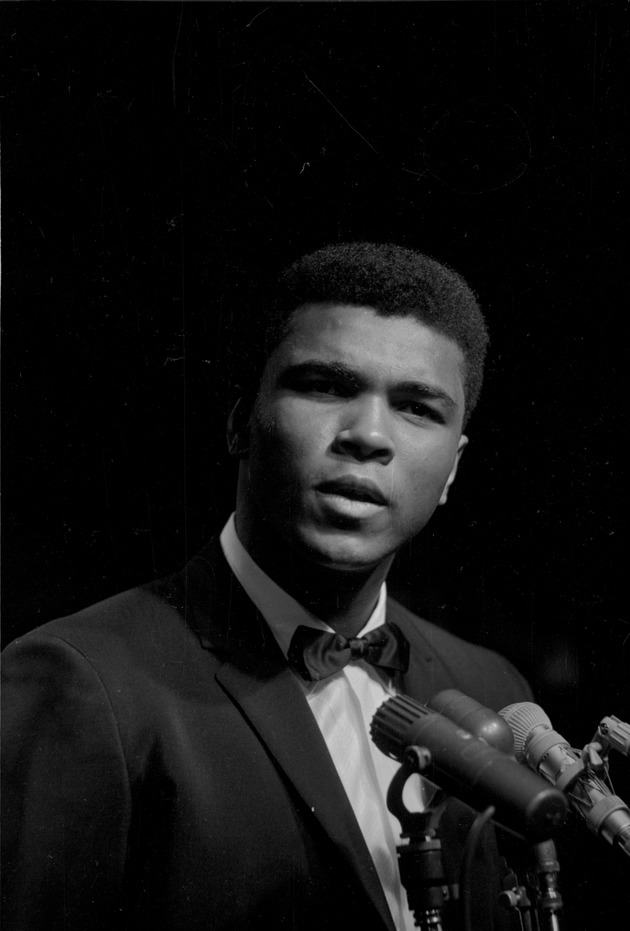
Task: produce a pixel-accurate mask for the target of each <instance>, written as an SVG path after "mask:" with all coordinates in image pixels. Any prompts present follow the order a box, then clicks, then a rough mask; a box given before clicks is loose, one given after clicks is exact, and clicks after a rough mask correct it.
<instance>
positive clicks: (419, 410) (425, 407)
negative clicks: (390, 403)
mask: <svg viewBox="0 0 630 931" xmlns="http://www.w3.org/2000/svg"><path fill="white" fill-rule="evenodd" d="M396 406H397V409H398V410H399V411H400V412H401V413H403V414H410V415H411V416H412V417H416V418H419V419H423V420H433V421H435V422H436V423H444V418H443V417H442V414H441V413H440V411H438V410H436V409H435V408H434V407H431V405H430V404H426V403H425V402H424V401H413V400H406V401H400V402H399V403H398V404H397V405H396Z"/></svg>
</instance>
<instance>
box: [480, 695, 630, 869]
mask: <svg viewBox="0 0 630 931" xmlns="http://www.w3.org/2000/svg"><path fill="white" fill-rule="evenodd" d="M499 714H500V715H501V717H502V718H504V719H505V721H507V723H508V724H509V725H510V727H511V728H512V733H513V734H514V753H515V755H516V759H517V760H519V761H520V762H522V763H527V765H528V766H529V767H530V769H533V770H534V772H537V773H540V775H541V776H544V777H545V779H547V780H548V781H549V782H550V783H552V785H555V786H556V787H557V788H558V789H560V790H561V791H562V792H564V793H565V795H566V796H567V798H568V800H569V803H570V804H571V806H572V808H573V809H574V810H575V811H576V812H577V813H578V814H579V815H580V816H581V817H582V818H583V819H584V820H585V821H586V824H587V826H588V827H589V829H590V830H591V831H592V832H593V833H594V834H598V835H599V836H601V837H603V838H604V839H605V840H607V841H608V843H609V844H612V845H613V846H615V847H620V848H621V849H622V850H623V851H624V853H626V854H627V855H628V856H630V809H629V808H628V806H627V805H626V804H625V802H624V801H623V800H622V799H620V798H619V797H618V796H617V795H614V794H613V793H612V792H611V790H610V789H609V788H608V787H607V786H606V785H605V783H604V782H602V780H601V779H600V778H599V777H598V776H597V775H596V774H595V773H594V772H593V771H592V770H591V769H589V767H588V766H587V765H586V764H585V763H584V761H583V760H582V759H581V757H580V754H579V752H577V751H575V750H573V749H572V748H571V747H570V745H569V743H568V741H566V740H565V739H564V737H561V736H560V734H558V733H557V732H556V731H554V729H553V727H552V724H551V721H550V720H549V718H548V717H547V715H546V714H545V712H544V711H543V709H542V708H541V707H540V706H539V705H535V704H533V702H517V703H516V704H514V705H508V706H507V707H506V708H502V709H501V711H499Z"/></svg>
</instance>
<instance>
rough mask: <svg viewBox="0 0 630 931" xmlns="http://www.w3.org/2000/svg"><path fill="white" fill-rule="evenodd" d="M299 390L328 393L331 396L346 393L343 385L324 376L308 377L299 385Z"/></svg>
mask: <svg viewBox="0 0 630 931" xmlns="http://www.w3.org/2000/svg"><path fill="white" fill-rule="evenodd" d="M298 390H300V391H304V392H306V393H308V394H326V395H330V396H331V397H342V396H343V395H344V393H345V392H344V389H343V386H342V385H339V384H337V383H336V382H333V381H328V380H327V379H323V378H310V379H307V380H306V381H303V382H302V383H301V384H300V385H299V386H298Z"/></svg>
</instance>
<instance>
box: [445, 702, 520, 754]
mask: <svg viewBox="0 0 630 931" xmlns="http://www.w3.org/2000/svg"><path fill="white" fill-rule="evenodd" d="M427 705H428V707H429V708H431V710H432V711H437V712H438V713H439V714H443V715H444V716H445V717H447V718H448V719H449V720H450V721H454V722H455V724H459V726H460V727H463V728H464V730H466V731H470V733H471V734H474V736H475V737H478V738H479V739H480V740H485V742H486V743H487V744H489V745H490V746H491V747H494V749H495V750H501V751H502V752H503V753H507V754H508V756H513V755H514V735H513V734H512V728H511V727H510V726H509V724H508V723H507V722H506V721H504V720H503V718H502V717H500V716H499V715H498V714H497V713H496V711H492V710H491V709H490V708H486V707H485V705H481V704H480V703H479V702H478V701H476V699H474V698H470V696H468V695H464V693H463V692H460V691H459V690H458V689H443V691H441V692H438V693H437V695H434V696H433V698H432V699H430V701H428V702H427Z"/></svg>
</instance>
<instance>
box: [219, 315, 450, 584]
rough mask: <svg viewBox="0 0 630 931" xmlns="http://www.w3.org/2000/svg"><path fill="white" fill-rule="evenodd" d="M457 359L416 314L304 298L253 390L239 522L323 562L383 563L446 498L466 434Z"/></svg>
mask: <svg viewBox="0 0 630 931" xmlns="http://www.w3.org/2000/svg"><path fill="white" fill-rule="evenodd" d="M462 367H463V358H462V353H461V351H460V349H459V347H458V346H457V345H456V344H455V343H454V342H452V341H451V340H449V339H447V338H446V337H445V336H442V335H441V334H440V333H438V332H436V331H435V330H432V329H430V328H429V327H427V326H425V325H423V324H422V323H420V322H419V321H417V320H416V319H415V318H413V317H388V318H386V317H381V316H379V315H378V314H377V313H376V312H375V311H374V310H373V309H372V308H369V307H356V306H348V307H346V306H325V305H324V306H322V305H320V306H312V305H307V306H304V307H301V308H300V309H299V310H297V311H296V313H295V314H294V315H293V318H292V321H291V326H290V330H289V333H288V335H287V336H286V337H285V339H284V340H283V341H282V343H280V345H279V346H277V347H276V349H275V350H274V351H273V353H272V355H271V356H270V358H269V360H268V362H267V365H266V368H265V371H264V373H263V377H262V382H261V385H260V389H259V392H258V395H257V398H256V401H255V403H254V408H253V411H252V415H251V419H250V425H249V428H250V443H249V460H248V461H247V463H246V464H245V469H246V481H245V486H244V487H245V491H244V494H243V496H242V500H239V510H238V511H237V523H238V524H239V525H242V526H244V527H245V526H246V527H248V535H249V536H250V538H251V539H252V542H253V543H254V544H255V545H256V546H258V547H260V545H261V541H264V540H265V539H268V540H269V545H274V541H277V542H279V543H280V544H281V545H283V546H286V547H287V548H288V549H289V551H290V552H291V553H292V554H293V555H294V556H301V557H303V558H306V559H307V560H311V561H314V562H315V563H317V564H319V565H322V566H328V567H331V568H337V569H339V570H345V571H348V570H350V571H353V570H365V569H370V568H372V567H375V566H377V565H379V564H381V563H383V561H384V560H386V559H388V558H389V557H390V556H391V555H393V553H394V552H395V551H396V550H397V549H398V548H399V547H400V546H401V545H402V544H403V543H404V542H405V541H407V540H409V539H410V538H411V537H413V536H415V534H417V533H418V532H419V531H420V530H421V529H422V528H423V527H424V525H425V524H426V523H427V521H428V520H429V518H430V517H431V515H432V513H433V511H434V510H435V508H436V507H437V505H438V504H439V503H440V502H443V501H444V500H446V492H447V490H448V486H449V485H450V482H451V481H452V480H453V478H454V476H455V470H456V467H457V460H458V458H459V454H460V452H461V450H462V449H463V447H464V445H465V443H466V438H465V437H463V436H462V435H461V429H462V418H463V414H464V389H463V383H462ZM245 542H247V541H245Z"/></svg>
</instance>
